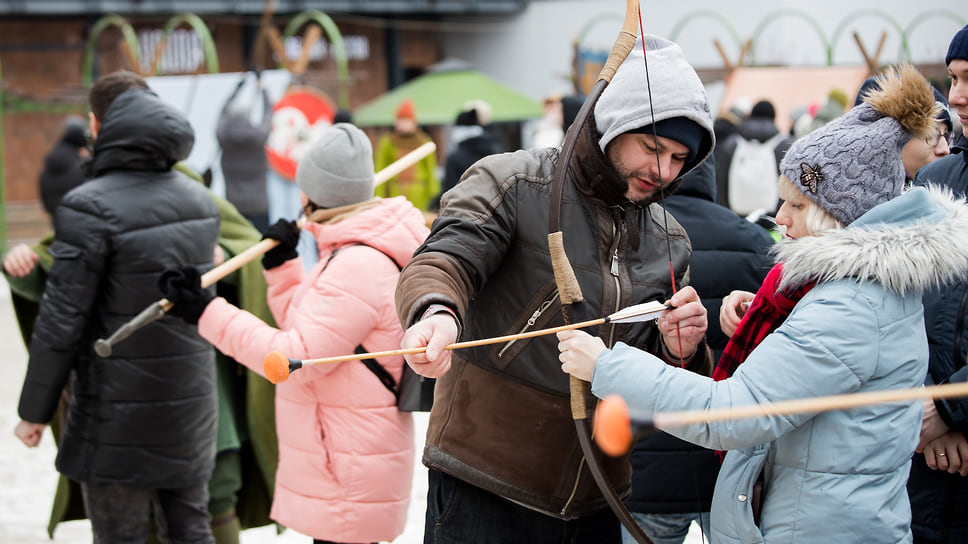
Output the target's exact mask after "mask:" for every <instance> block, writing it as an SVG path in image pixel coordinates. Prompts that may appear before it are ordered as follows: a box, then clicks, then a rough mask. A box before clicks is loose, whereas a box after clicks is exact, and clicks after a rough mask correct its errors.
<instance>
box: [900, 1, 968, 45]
mask: <svg viewBox="0 0 968 544" xmlns="http://www.w3.org/2000/svg"><path fill="white" fill-rule="evenodd" d="M934 17H939V18H941V19H944V20H946V21H956V22H957V23H958V26H965V25H966V24H968V22H966V21H965V19H964V18H962V17H961V16H960V15H958V14H957V13H955V12H953V11H950V10H946V9H937V10H930V11H924V12H921V13H919V14H918V15H917V17H915V18H914V19H912V20H911V22H910V23H908V26H907V28H905V29H904V33H905V36H910V35H911V33H912V32H914V29H916V28H917V27H918V26H920V25H921V23H923V22H925V21H927V20H928V19H931V18H934ZM956 31H957V30H956ZM952 35H954V34H952ZM898 56H900V53H899V54H898Z"/></svg>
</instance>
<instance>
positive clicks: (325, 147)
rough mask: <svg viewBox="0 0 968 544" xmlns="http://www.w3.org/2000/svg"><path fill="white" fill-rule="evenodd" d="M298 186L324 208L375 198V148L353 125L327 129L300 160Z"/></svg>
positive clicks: (337, 125) (297, 168) (341, 124)
mask: <svg viewBox="0 0 968 544" xmlns="http://www.w3.org/2000/svg"><path fill="white" fill-rule="evenodd" d="M296 184H297V185H299V188H300V189H302V192H304V193H306V196H307V197H309V200H311V201H312V202H314V203H315V204H317V205H319V206H322V207H323V208H336V207H339V206H347V205H349V204H357V203H359V202H363V201H365V200H369V199H370V198H372V197H373V147H372V145H371V144H370V139H369V138H367V136H366V134H364V133H363V131H362V130H360V129H358V128H356V127H355V126H353V125H351V124H349V123H337V124H335V125H333V126H332V127H330V128H328V129H326V130H325V131H324V132H323V134H322V136H320V137H319V139H318V140H316V141H315V142H313V143H312V144H311V145H310V147H309V150H308V151H307V152H306V154H305V155H303V157H302V158H301V159H300V160H299V166H297V167H296Z"/></svg>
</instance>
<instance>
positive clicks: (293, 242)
mask: <svg viewBox="0 0 968 544" xmlns="http://www.w3.org/2000/svg"><path fill="white" fill-rule="evenodd" d="M300 232H301V231H300V230H299V227H297V226H296V222H295V221H287V220H285V219H280V220H278V221H276V222H275V224H273V225H271V226H270V227H269V228H268V229H266V233H265V236H263V237H262V239H263V240H265V239H266V238H272V239H273V240H278V241H279V245H277V246H276V247H274V248H272V249H270V250H269V251H266V254H265V255H263V256H262V268H265V269H266V270H269V269H271V268H275V267H277V266H279V265H281V264H282V263H284V262H286V261H288V260H289V259H295V258H296V257H298V256H299V253H298V252H297V251H296V246H297V245H299V234H300Z"/></svg>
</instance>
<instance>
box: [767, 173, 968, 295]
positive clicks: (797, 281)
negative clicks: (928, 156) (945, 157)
mask: <svg viewBox="0 0 968 544" xmlns="http://www.w3.org/2000/svg"><path fill="white" fill-rule="evenodd" d="M774 253H775V255H776V257H777V261H779V262H783V263H784V265H783V280H782V282H781V284H780V289H786V288H788V287H795V286H799V285H803V284H805V283H807V282H810V281H816V282H818V283H825V282H831V281H836V280H839V279H844V278H856V279H857V280H860V281H874V282H877V283H880V284H881V285H883V286H884V288H885V289H888V290H890V291H892V292H895V293H898V294H900V295H904V294H907V293H910V292H913V291H923V290H925V289H926V288H928V287H934V286H938V285H941V284H943V283H946V282H948V281H950V280H953V279H956V278H963V277H965V276H966V272H968V271H966V267H968V206H966V204H965V201H964V200H960V199H956V198H955V197H954V195H953V193H952V192H951V191H950V190H949V189H946V188H939V187H936V186H931V187H929V188H927V189H924V188H915V189H912V190H910V191H907V192H906V193H903V194H902V195H900V196H898V197H897V198H894V199H892V200H890V201H888V202H885V203H883V204H881V205H879V206H876V207H874V208H873V209H871V210H870V211H869V212H867V213H866V214H864V215H862V216H861V217H860V218H858V219H857V221H855V222H854V223H852V224H851V225H849V226H848V227H847V228H844V229H835V230H828V231H824V232H823V233H822V234H820V235H818V236H806V237H802V238H798V239H796V240H786V241H783V242H781V243H780V244H777V246H776V247H775V249H774Z"/></svg>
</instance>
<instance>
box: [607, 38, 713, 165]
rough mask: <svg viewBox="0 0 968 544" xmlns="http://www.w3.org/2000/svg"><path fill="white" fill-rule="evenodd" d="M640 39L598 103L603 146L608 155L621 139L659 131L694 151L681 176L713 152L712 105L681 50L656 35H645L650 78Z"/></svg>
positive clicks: (690, 151) (659, 133)
mask: <svg viewBox="0 0 968 544" xmlns="http://www.w3.org/2000/svg"><path fill="white" fill-rule="evenodd" d="M641 39H642V38H640V39H639V40H641ZM639 40H636V45H635V47H633V48H632V51H631V52H630V53H629V55H628V56H627V57H626V58H625V60H624V61H623V62H622V64H621V65H620V66H619V68H618V70H617V71H616V72H615V75H614V76H613V77H612V80H611V82H609V84H608V86H606V87H605V90H604V91H602V94H601V96H600V97H599V99H598V102H597V103H596V104H595V125H596V128H597V129H598V132H599V134H601V139H600V140H599V143H598V145H599V147H600V148H601V150H602V152H605V149H606V148H607V147H608V144H609V143H610V142H612V140H614V139H615V138H616V137H617V136H619V135H620V134H625V133H627V132H631V133H643V134H652V133H653V129H654V130H655V133H656V134H657V135H658V136H662V137H667V138H670V139H672V140H675V141H677V142H679V143H681V144H682V145H684V146H686V147H687V148H689V157H688V159H687V160H686V163H685V164H684V165H683V168H682V171H681V172H680V173H679V175H680V176H682V175H684V174H686V172H688V171H690V170H692V169H693V168H695V167H696V166H697V165H698V164H699V163H700V162H702V161H703V160H704V159H705V158H706V156H707V155H709V154H710V153H711V152H712V149H713V145H714V143H715V137H714V136H713V119H712V115H711V114H710V108H709V100H708V99H707V98H706V91H705V89H704V87H703V85H702V81H700V79H699V76H698V75H697V74H696V71H695V70H694V69H693V68H692V66H690V65H689V63H688V62H687V61H686V57H685V55H684V54H683V52H682V49H681V48H680V47H679V46H678V45H676V44H675V43H673V42H670V41H668V40H665V39H663V38H659V37H657V36H651V35H645V36H644V40H645V48H646V50H647V51H648V53H647V54H648V62H649V77H648V78H646V73H645V59H644V58H643V53H642V43H641V42H640V41H639ZM650 84H651V89H650ZM650 91H651V92H650ZM650 96H651V99H650ZM606 155H607V153H606Z"/></svg>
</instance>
